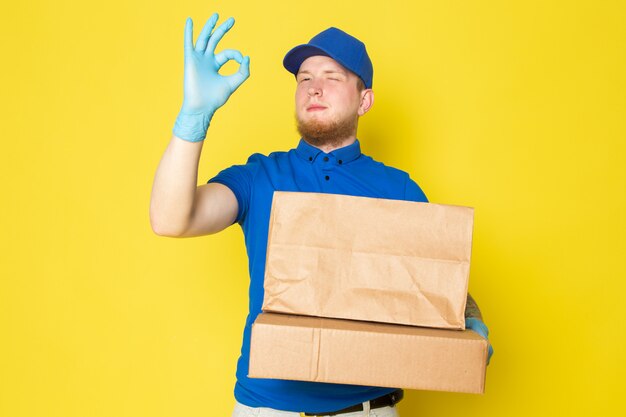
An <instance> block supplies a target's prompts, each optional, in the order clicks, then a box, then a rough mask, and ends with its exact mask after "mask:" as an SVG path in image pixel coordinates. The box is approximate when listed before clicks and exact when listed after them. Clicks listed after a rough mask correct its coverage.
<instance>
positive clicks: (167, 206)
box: [150, 14, 486, 417]
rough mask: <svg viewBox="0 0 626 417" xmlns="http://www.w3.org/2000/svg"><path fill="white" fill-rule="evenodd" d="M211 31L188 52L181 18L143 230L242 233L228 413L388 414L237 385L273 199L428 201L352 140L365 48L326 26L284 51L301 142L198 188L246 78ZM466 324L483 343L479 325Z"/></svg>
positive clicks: (340, 396) (368, 95)
mask: <svg viewBox="0 0 626 417" xmlns="http://www.w3.org/2000/svg"><path fill="white" fill-rule="evenodd" d="M216 22H217V15H216V14H215V15H213V16H212V17H211V18H210V19H209V20H208V22H207V23H206V25H205V26H204V28H203V29H202V32H201V33H200V35H199V37H198V40H197V42H196V45H195V47H194V45H193V43H192V22H191V20H190V19H188V20H187V24H186V27H185V80H184V81H185V82H184V90H185V97H184V102H183V106H182V109H181V111H180V113H179V115H178V118H177V120H176V123H175V126H174V136H173V137H172V139H171V141H170V143H169V145H168V147H167V149H166V151H165V153H164V155H163V158H162V160H161V163H160V164H159V167H158V169H157V172H156V175H155V180H154V185H153V191H152V201H151V206H150V219H151V224H152V228H153V230H154V231H155V232H156V233H157V234H159V235H163V236H173V237H188V236H199V235H205V234H211V233H216V232H219V231H221V230H223V229H225V228H226V227H228V226H230V225H231V224H233V223H235V222H236V223H238V224H239V225H240V226H241V228H242V230H243V232H244V237H245V243H246V249H247V252H248V257H249V270H250V292H249V293H250V311H249V314H248V317H247V320H246V325H245V329H244V338H243V344H242V350H241V352H242V353H241V356H240V358H239V361H238V366H237V384H236V386H235V398H236V400H237V403H236V407H235V412H234V414H233V415H234V416H244V415H245V416H252V415H254V416H257V415H263V416H285V417H286V416H299V415H300V414H299V413H300V412H305V413H307V414H309V415H342V416H350V415H363V413H364V412H365V413H369V410H376V411H375V415H376V416H396V415H397V412H396V408H395V407H394V405H395V403H397V402H398V401H399V400H400V399H401V398H402V391H401V390H397V389H393V388H381V387H365V386H354V385H343V384H324V383H315V382H303V381H285V380H272V379H252V378H248V377H247V374H248V360H249V352H250V332H251V325H252V323H253V322H254V320H255V319H256V317H257V315H258V314H259V313H260V312H261V305H262V302H263V275H264V269H265V255H266V252H265V251H266V246H267V235H268V226H269V214H270V208H271V202H272V195H273V192H274V191H277V190H278V191H305V192H321V193H334V194H347V195H354V196H365V197H377V198H388V199H398V200H410V201H422V202H426V201H427V199H426V196H425V195H424V193H423V192H422V190H421V189H420V187H419V186H418V185H417V184H416V183H415V182H414V181H413V180H411V179H410V178H409V175H408V174H407V173H405V172H403V171H400V170H398V169H395V168H391V167H387V166H385V165H384V164H382V163H380V162H377V161H375V160H373V159H372V158H371V157H369V156H366V155H363V154H362V153H361V149H360V144H359V141H358V139H357V138H356V133H357V125H358V119H359V117H361V116H363V115H364V114H365V113H367V111H368V110H369V109H370V108H371V106H372V104H373V102H374V93H373V91H372V77H373V68H372V63H371V61H370V59H369V56H368V55H367V51H366V49H365V45H364V44H363V43H362V42H360V41H359V40H358V39H356V38H354V37H352V36H350V35H348V34H347V33H345V32H343V31H341V30H339V29H336V28H330V29H327V30H325V31H323V32H321V33H320V34H318V35H316V36H315V37H314V38H312V39H311V41H310V42H309V43H308V44H305V45H299V46H297V47H295V48H293V49H292V50H291V51H289V52H288V53H287V55H286V56H285V59H284V61H283V64H284V66H285V68H286V69H287V70H288V71H290V72H291V73H293V74H294V75H295V76H296V82H297V86H296V94H295V104H296V117H297V123H298V131H299V133H300V135H301V139H300V141H299V143H298V145H297V147H296V148H295V149H292V150H290V151H288V152H274V153H272V154H270V155H268V156H264V155H260V154H254V155H252V156H251V157H250V158H249V159H248V161H247V163H246V164H244V165H236V166H232V167H230V168H227V169H225V170H223V171H221V172H220V173H219V174H218V175H216V176H215V177H213V178H212V179H210V180H209V182H208V183H207V184H204V185H202V186H199V187H197V185H196V184H197V172H198V161H199V158H200V152H201V149H202V146H203V141H204V139H205V137H206V133H207V129H208V126H209V123H210V120H211V118H212V116H213V114H214V113H215V111H216V110H217V109H218V108H219V107H221V106H222V105H223V104H224V103H225V102H226V101H227V100H228V97H229V96H230V95H231V94H232V93H233V92H234V91H235V90H236V89H237V88H238V87H239V86H240V85H241V84H242V83H243V82H244V81H245V80H246V79H247V78H248V76H249V58H248V57H243V55H242V54H241V53H240V52H239V51H235V50H225V51H222V52H220V53H218V54H215V53H214V51H215V47H216V46H217V43H218V42H219V41H220V39H221V38H222V37H223V36H224V34H225V33H226V32H227V31H228V30H229V29H230V28H231V27H232V25H233V23H234V20H233V19H232V18H231V19H228V20H227V21H226V22H224V23H222V24H221V25H220V26H219V27H217V28H216V29H215V31H213V29H214V27H215V24H216ZM231 59H233V60H235V61H237V62H238V63H239V64H240V67H239V71H238V72H237V73H236V74H233V75H230V76H221V75H219V74H218V70H219V69H220V68H221V66H222V65H224V64H225V63H226V62H227V61H228V60H231ZM468 301H469V302H468V311H470V310H472V309H474V310H475V311H473V313H472V315H474V316H477V315H479V312H478V310H477V307H476V305H475V303H474V302H473V300H471V298H468ZM473 320H475V321H476V323H478V324H477V326H478V327H480V329H479V331H483V334H484V336H485V337H486V333H485V332H486V327H484V324H482V321H479V320H478V319H473ZM468 327H471V326H468ZM473 327H476V325H474V326H473ZM483 327H484V329H483ZM364 366H367V364H364ZM355 413H356V414H355ZM366 415H367V414H366Z"/></svg>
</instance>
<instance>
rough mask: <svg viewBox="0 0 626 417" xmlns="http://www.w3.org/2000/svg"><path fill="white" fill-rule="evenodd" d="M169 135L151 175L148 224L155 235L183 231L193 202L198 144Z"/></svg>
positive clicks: (201, 142)
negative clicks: (153, 173)
mask: <svg viewBox="0 0 626 417" xmlns="http://www.w3.org/2000/svg"><path fill="white" fill-rule="evenodd" d="M203 143H204V141H200V142H188V141H184V140H182V139H180V138H178V137H176V136H172V139H171V140H170V143H169V144H168V146H167V149H166V150H165V152H164V153H163V157H162V158H161V162H160V163H159V166H158V168H157V171H156V174H155V176H154V183H153V185H152V196H151V199H150V224H151V225H152V230H154V232H155V233H157V234H159V235H166V236H177V235H179V234H181V233H183V232H184V231H185V229H186V228H187V226H188V224H189V219H190V218H191V214H192V211H193V206H194V198H195V194H196V188H197V182H198V164H199V162H200V154H201V151H202V144H203Z"/></svg>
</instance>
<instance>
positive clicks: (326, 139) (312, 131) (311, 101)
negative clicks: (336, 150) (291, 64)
mask: <svg viewBox="0 0 626 417" xmlns="http://www.w3.org/2000/svg"><path fill="white" fill-rule="evenodd" d="M357 78H358V77H357V76H356V75H355V74H354V73H353V72H351V71H349V70H347V69H345V68H344V67H343V66H342V65H340V64H339V63H338V62H337V61H335V60H334V59H332V58H330V57H327V56H322V55H317V56H312V57H309V58H307V59H306V60H305V61H304V62H303V63H302V65H301V66H300V70H299V71H298V74H297V76H296V81H297V83H298V85H297V88H296V118H297V121H298V131H299V132H300V134H301V135H302V137H303V138H304V139H305V140H307V141H308V142H309V143H311V144H313V145H315V146H324V145H339V144H340V143H341V142H342V141H343V140H345V139H346V138H349V137H350V136H354V135H356V127H357V121H358V117H359V116H360V115H362V114H364V113H365V111H367V109H365V110H364V109H363V105H362V98H363V92H361V91H359V90H358V88H357Z"/></svg>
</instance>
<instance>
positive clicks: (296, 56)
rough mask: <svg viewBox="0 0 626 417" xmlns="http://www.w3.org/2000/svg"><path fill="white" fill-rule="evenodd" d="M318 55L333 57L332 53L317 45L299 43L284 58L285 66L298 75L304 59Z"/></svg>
mask: <svg viewBox="0 0 626 417" xmlns="http://www.w3.org/2000/svg"><path fill="white" fill-rule="evenodd" d="M316 55H324V56H328V57H331V58H333V57H332V55H330V54H329V53H328V52H326V51H324V50H323V49H321V48H318V47H317V46H311V45H309V44H304V45H298V46H296V47H294V48H292V49H291V50H290V51H289V52H287V54H286V55H285V58H284V59H283V66H284V67H285V68H286V69H287V71H289V72H290V73H292V74H293V75H297V74H298V70H299V69H300V65H302V63H303V62H304V60H305V59H307V58H309V57H312V56H316ZM333 59H334V58H333Z"/></svg>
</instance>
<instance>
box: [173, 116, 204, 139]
mask: <svg viewBox="0 0 626 417" xmlns="http://www.w3.org/2000/svg"><path fill="white" fill-rule="evenodd" d="M212 117H213V113H196V114H185V113H182V112H181V113H179V114H178V117H177V118H176V123H174V129H173V132H174V135H176V136H177V137H179V138H181V139H183V140H186V141H188V142H200V141H203V140H204V139H205V138H206V133H207V130H208V129H209V124H210V123H211V118H212Z"/></svg>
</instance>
